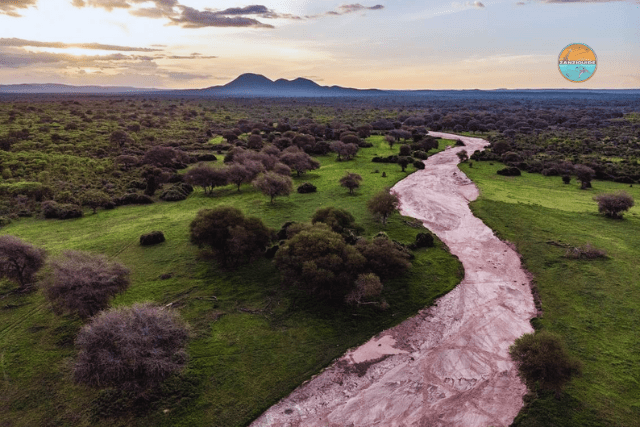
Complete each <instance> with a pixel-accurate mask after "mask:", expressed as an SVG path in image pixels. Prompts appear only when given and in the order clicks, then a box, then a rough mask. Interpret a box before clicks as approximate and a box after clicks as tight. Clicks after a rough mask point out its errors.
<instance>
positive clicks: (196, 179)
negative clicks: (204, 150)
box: [184, 163, 229, 194]
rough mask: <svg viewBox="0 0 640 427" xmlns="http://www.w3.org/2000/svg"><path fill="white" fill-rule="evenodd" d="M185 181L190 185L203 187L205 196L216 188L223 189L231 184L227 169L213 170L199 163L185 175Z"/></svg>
mask: <svg viewBox="0 0 640 427" xmlns="http://www.w3.org/2000/svg"><path fill="white" fill-rule="evenodd" d="M184 180H185V182H187V183H188V184H191V185H197V186H199V187H202V189H203V190H204V192H205V194H206V193H207V192H212V191H213V189H214V188H215V187H223V186H225V185H227V183H228V182H229V181H228V177H227V171H226V170H225V169H222V168H212V167H211V166H209V165H207V164H205V163H199V164H198V165H197V166H195V167H193V168H191V169H189V170H188V171H187V173H186V174H185V175H184Z"/></svg>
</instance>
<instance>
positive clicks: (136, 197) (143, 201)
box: [114, 193, 153, 206]
mask: <svg viewBox="0 0 640 427" xmlns="http://www.w3.org/2000/svg"><path fill="white" fill-rule="evenodd" d="M114 202H115V204H116V205H117V206H124V205H148V204H151V203H153V199H152V198H151V197H149V196H147V195H146V194H138V193H127V194H124V195H123V196H121V197H118V198H117V199H115V200H114Z"/></svg>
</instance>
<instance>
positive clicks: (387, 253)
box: [356, 235, 411, 279]
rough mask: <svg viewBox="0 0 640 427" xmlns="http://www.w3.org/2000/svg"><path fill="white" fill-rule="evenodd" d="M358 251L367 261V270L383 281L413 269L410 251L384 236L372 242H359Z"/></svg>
mask: <svg viewBox="0 0 640 427" xmlns="http://www.w3.org/2000/svg"><path fill="white" fill-rule="evenodd" d="M356 249H358V251H359V252H360V253H361V254H362V255H363V256H364V257H365V259H366V260H367V263H366V269H367V270H369V271H372V272H374V273H375V274H376V275H377V276H379V277H380V278H382V279H388V278H391V277H394V276H397V275H398V274H402V273H403V272H405V271H406V270H408V269H409V268H410V267H411V263H410V262H409V259H410V258H411V254H410V253H409V251H408V250H407V249H406V248H404V247H403V246H402V245H400V244H398V243H396V242H394V241H393V240H391V239H389V238H388V237H386V236H384V235H383V236H377V237H374V238H373V240H371V241H368V240H365V239H361V240H358V242H357V243H356Z"/></svg>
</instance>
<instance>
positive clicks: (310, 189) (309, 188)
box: [298, 182, 318, 194]
mask: <svg viewBox="0 0 640 427" xmlns="http://www.w3.org/2000/svg"><path fill="white" fill-rule="evenodd" d="M317 190H318V188H317V187H316V186H315V185H313V184H311V183H309V182H305V183H304V184H302V185H300V186H299V187H298V193H300V194H306V193H315V192H316V191H317Z"/></svg>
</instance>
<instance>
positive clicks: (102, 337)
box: [73, 304, 188, 394]
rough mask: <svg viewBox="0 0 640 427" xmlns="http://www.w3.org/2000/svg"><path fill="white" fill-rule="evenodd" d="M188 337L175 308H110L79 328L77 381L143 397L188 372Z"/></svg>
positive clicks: (185, 327) (144, 306)
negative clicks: (162, 384) (172, 377)
mask: <svg viewBox="0 0 640 427" xmlns="http://www.w3.org/2000/svg"><path fill="white" fill-rule="evenodd" d="M187 338H188V329H187V325H186V324H185V323H184V322H183V321H182V320H181V319H180V317H179V315H178V314H177V313H176V312H174V311H172V310H168V309H163V308H160V307H154V306H152V305H150V304H135V305H133V306H132V307H121V308H116V309H111V310H109V311H106V312H103V313H101V314H100V315H98V316H97V317H95V318H94V319H93V320H92V321H91V323H89V324H88V325H85V326H84V327H83V328H82V329H81V330H80V333H79V334H78V338H77V339H76V347H77V349H78V350H79V353H78V358H77V361H76V364H75V366H74V370H73V375H74V379H75V381H76V382H78V383H82V384H86V385H88V386H91V387H115V388H117V389H120V390H124V391H128V392H133V393H138V394H143V393H144V392H145V391H148V390H149V389H151V388H152V387H154V386H156V385H158V384H159V383H160V382H162V381H163V380H165V379H166V378H167V377H169V376H170V375H171V374H173V373H176V372H179V371H180V370H182V369H183V367H184V366H185V364H186V362H187V353H186V350H185V346H186V342H187Z"/></svg>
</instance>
